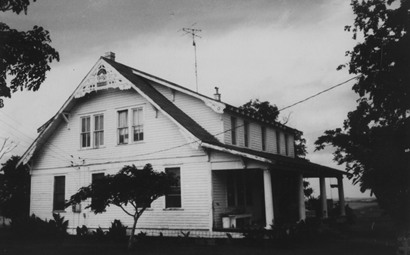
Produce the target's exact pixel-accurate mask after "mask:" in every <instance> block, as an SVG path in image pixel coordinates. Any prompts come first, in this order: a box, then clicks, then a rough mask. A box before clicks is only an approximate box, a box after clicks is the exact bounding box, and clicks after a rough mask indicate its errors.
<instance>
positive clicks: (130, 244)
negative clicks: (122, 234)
mask: <svg viewBox="0 0 410 255" xmlns="http://www.w3.org/2000/svg"><path fill="white" fill-rule="evenodd" d="M137 221H138V217H134V224H133V225H132V230H131V235H130V239H128V250H132V249H133V248H134V233H135V228H136V226H137Z"/></svg>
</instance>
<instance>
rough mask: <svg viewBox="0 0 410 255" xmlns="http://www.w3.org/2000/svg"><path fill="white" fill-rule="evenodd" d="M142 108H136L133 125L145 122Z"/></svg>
mask: <svg viewBox="0 0 410 255" xmlns="http://www.w3.org/2000/svg"><path fill="white" fill-rule="evenodd" d="M142 113H143V111H142V108H138V109H134V110H133V125H134V126H137V125H142V124H143V121H144V120H143V116H142Z"/></svg>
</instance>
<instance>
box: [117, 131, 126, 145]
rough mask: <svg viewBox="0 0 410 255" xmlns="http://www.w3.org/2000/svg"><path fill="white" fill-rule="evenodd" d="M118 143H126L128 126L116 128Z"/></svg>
mask: <svg viewBox="0 0 410 255" xmlns="http://www.w3.org/2000/svg"><path fill="white" fill-rule="evenodd" d="M118 143H119V144H125V143H128V128H120V129H118Z"/></svg>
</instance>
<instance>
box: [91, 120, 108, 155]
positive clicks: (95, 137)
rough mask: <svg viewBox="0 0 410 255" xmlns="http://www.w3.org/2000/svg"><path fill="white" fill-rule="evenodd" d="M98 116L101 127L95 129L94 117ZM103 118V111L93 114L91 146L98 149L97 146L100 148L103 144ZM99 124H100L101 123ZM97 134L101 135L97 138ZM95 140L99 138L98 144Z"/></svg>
mask: <svg viewBox="0 0 410 255" xmlns="http://www.w3.org/2000/svg"><path fill="white" fill-rule="evenodd" d="M98 117H102V128H101V127H100V129H98V130H97V127H96V126H97V125H96V119H97V118H98ZM104 119H105V118H104V114H103V113H98V114H93V123H94V127H93V148H95V149H98V148H101V147H103V146H104ZM99 125H101V123H100V124H99ZM97 134H98V135H101V134H102V136H101V137H99V138H98V139H97ZM101 138H102V139H101ZM97 140H99V142H100V143H99V144H98V145H97V144H96V141H97ZM101 141H102V142H101Z"/></svg>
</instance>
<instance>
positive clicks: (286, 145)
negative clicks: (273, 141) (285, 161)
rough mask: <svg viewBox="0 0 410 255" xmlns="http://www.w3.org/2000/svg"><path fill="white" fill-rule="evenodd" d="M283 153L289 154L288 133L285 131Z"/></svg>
mask: <svg viewBox="0 0 410 255" xmlns="http://www.w3.org/2000/svg"><path fill="white" fill-rule="evenodd" d="M285 155H286V156H289V135H288V134H286V133H285Z"/></svg>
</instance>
